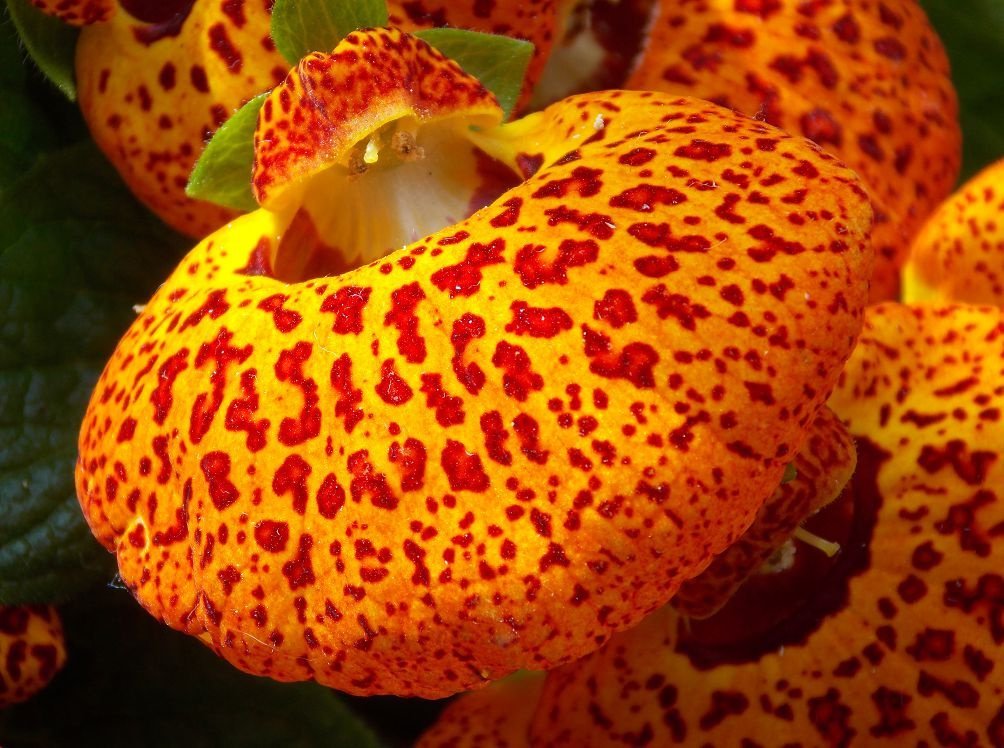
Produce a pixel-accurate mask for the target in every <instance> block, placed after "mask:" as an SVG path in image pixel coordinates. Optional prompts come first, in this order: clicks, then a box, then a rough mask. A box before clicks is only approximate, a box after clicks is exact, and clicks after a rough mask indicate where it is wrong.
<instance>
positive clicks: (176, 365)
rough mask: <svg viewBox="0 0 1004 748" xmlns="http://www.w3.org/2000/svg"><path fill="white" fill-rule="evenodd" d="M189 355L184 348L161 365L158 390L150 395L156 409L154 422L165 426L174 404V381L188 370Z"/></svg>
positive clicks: (158, 373)
mask: <svg viewBox="0 0 1004 748" xmlns="http://www.w3.org/2000/svg"><path fill="white" fill-rule="evenodd" d="M188 354H189V350H188V349H187V348H182V349H181V350H180V351H178V352H177V353H175V354H174V355H173V356H171V357H170V358H168V359H167V360H166V361H165V362H164V363H163V364H161V366H160V369H159V370H158V372H157V388H156V389H155V390H154V391H153V392H152V393H151V394H150V402H152V403H153V407H154V413H153V420H154V421H156V422H157V423H159V424H163V423H164V421H165V420H167V415H168V413H170V412H171V406H172V405H173V404H174V393H173V392H172V388H173V387H174V380H175V379H177V378H178V375H179V374H180V373H181V372H183V371H184V370H185V369H187V368H188Z"/></svg>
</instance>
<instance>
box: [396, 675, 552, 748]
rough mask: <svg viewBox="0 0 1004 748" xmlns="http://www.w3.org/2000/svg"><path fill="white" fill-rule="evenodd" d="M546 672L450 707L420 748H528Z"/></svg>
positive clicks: (465, 697)
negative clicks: (532, 723)
mask: <svg viewBox="0 0 1004 748" xmlns="http://www.w3.org/2000/svg"><path fill="white" fill-rule="evenodd" d="M543 686H544V674H543V673H517V674H515V675H511V676H509V677H508V678H505V679H503V680H500V681H496V682H495V683H492V684H491V685H490V686H488V687H487V688H483V689H482V690H480V691H473V692H472V693H468V694H464V695H463V696H461V697H460V698H458V699H457V700H456V701H454V702H453V703H452V704H450V705H449V706H448V707H447V708H446V709H445V710H444V711H443V713H442V714H441V715H440V717H439V719H438V720H437V722H436V724H435V725H433V726H432V727H431V728H430V729H429V730H427V731H426V732H425V733H424V734H423V735H422V737H421V738H420V739H419V741H418V743H416V748H526V746H527V745H528V744H529V743H528V740H529V732H530V722H531V720H532V719H533V715H534V712H535V711H536V709H537V702H538V701H539V699H540V692H541V689H542V688H543Z"/></svg>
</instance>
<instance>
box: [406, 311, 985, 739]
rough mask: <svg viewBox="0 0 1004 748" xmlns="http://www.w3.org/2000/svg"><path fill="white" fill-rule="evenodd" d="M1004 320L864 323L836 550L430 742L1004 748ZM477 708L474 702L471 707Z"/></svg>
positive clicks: (819, 528) (874, 318) (592, 660)
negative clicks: (500, 737) (1003, 655)
mask: <svg viewBox="0 0 1004 748" xmlns="http://www.w3.org/2000/svg"><path fill="white" fill-rule="evenodd" d="M1002 395H1004V313H1002V312H1001V310H999V309H997V308H991V307H966V306H953V305H941V306H906V305H899V304H884V305H879V306H876V307H872V308H870V309H869V310H868V313H867V316H866V321H865V327H864V331H863V333H862V336H861V340H860V343H859V345H858V347H857V348H856V349H855V351H854V354H853V356H852V357H851V360H850V362H849V363H848V366H847V369H846V370H845V371H844V373H843V374H842V375H841V378H840V383H839V384H838V387H837V389H836V391H835V392H834V394H833V396H832V398H831V399H830V407H832V408H833V410H834V411H835V412H836V413H837V414H838V415H840V416H841V417H842V418H843V419H844V420H845V421H846V422H847V423H848V425H849V429H850V431H851V433H852V434H854V436H855V438H856V439H857V442H858V468H857V471H856V472H855V475H854V478H853V480H852V482H851V483H850V484H849V486H848V488H847V489H846V491H845V492H844V493H843V495H842V496H841V497H840V498H839V499H838V500H837V501H836V502H834V503H833V504H831V505H829V506H828V507H827V508H826V509H824V510H823V511H821V512H820V513H819V514H818V515H816V516H815V517H814V518H812V519H811V520H810V521H809V523H808V527H809V528H810V529H811V530H812V531H813V532H815V533H817V534H818V535H820V536H824V537H826V538H829V539H830V540H832V541H835V542H837V543H839V544H840V552H839V553H838V554H837V555H836V556H834V557H833V558H832V559H827V558H826V557H825V556H824V555H822V554H820V553H818V551H816V550H815V549H813V548H808V547H805V546H803V545H800V544H796V546H795V553H794V556H793V558H792V560H791V561H790V562H789V563H786V564H774V565H769V566H768V567H767V568H765V569H763V570H762V571H761V573H759V574H757V575H755V576H754V577H752V578H751V579H750V580H749V581H748V582H747V583H746V584H745V585H744V586H743V587H742V588H740V590H739V592H738V593H737V594H736V595H735V597H733V598H732V599H731V600H730V601H729V603H728V604H727V605H726V606H725V607H724V608H723V609H722V610H721V611H720V612H719V613H717V614H716V615H714V616H712V617H711V618H708V619H706V620H703V621H695V620H687V619H685V618H683V617H682V616H681V615H680V614H679V613H678V612H677V611H675V610H673V609H672V608H671V607H666V608H664V609H662V610H661V611H659V612H658V613H656V614H655V615H653V616H651V617H649V618H648V619H646V620H645V622H644V623H643V624H642V625H641V626H639V627H637V628H635V629H633V630H631V631H629V632H626V633H624V634H620V635H618V636H615V637H614V638H613V639H611V640H610V641H609V642H608V643H607V644H606V645H605V646H604V647H603V648H602V649H601V650H599V651H598V652H596V653H595V654H593V655H591V656H589V657H587V658H585V659H583V660H581V661H579V662H577V663H573V664H570V665H567V666H565V667H562V668H559V669H557V670H555V671H553V672H551V673H549V674H548V675H547V677H546V681H544V682H543V683H541V682H540V681H538V682H536V683H533V685H532V687H530V688H523V687H520V686H519V684H518V683H516V682H507V683H505V684H502V685H498V686H494V687H493V689H497V691H498V692H499V695H498V697H493V695H492V693H491V691H485V692H482V693H479V694H476V695H474V696H471V697H464V698H463V699H461V700H459V701H458V702H456V703H455V704H454V705H452V706H451V707H450V709H448V710H447V712H446V713H445V714H444V716H443V718H442V720H441V722H440V724H438V725H437V726H436V727H435V728H434V729H433V730H432V731H430V733H429V734H428V735H427V736H426V737H425V739H424V740H423V741H422V742H421V743H420V745H422V746H423V748H431V747H432V746H440V745H452V746H462V745H468V746H473V745H492V744H493V743H491V742H490V740H487V739H486V740H484V741H482V742H478V740H479V739H480V738H479V736H480V737H484V735H485V733H484V732H481V733H479V732H478V730H477V729H474V730H470V731H468V732H467V733H466V734H465V733H462V732H461V730H462V728H463V725H464V724H470V720H471V716H474V718H475V719H476V720H477V723H478V724H479V725H486V726H490V725H493V724H494V722H493V717H495V715H497V714H498V708H497V704H502V705H504V706H503V708H504V709H505V710H506V711H507V712H508V713H511V714H513V715H514V717H515V722H518V723H520V724H518V725H517V724H513V725H510V726H509V727H507V730H508V735H509V738H510V740H509V743H508V744H509V745H510V746H522V745H533V746H552V745H555V746H556V745H579V746H607V745H620V744H627V745H659V746H663V745H666V746H669V745H748V746H758V745H781V744H784V745H793V744H797V745H830V746H850V745H879V744H883V743H885V742H888V741H897V742H900V743H904V744H905V743H909V744H910V745H914V744H917V745H970V746H987V745H989V746H998V745H1002V744H1004V706H1002V704H1004V671H1002V668H1001V663H1000V652H1001V646H1002V644H1004V577H1002V576H1001V570H1002V568H1004V548H1002V546H1001V543H1000V535H1001V528H1002V527H1004V503H1002V501H1001V499H1002V498H1004V495H1002V494H1001V486H1002V485H1004V459H1002V457H1004V420H1002V417H1001V409H1000V402H1001V397H1002ZM468 700H469V701H468Z"/></svg>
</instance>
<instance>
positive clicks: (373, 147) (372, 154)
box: [363, 137, 380, 166]
mask: <svg viewBox="0 0 1004 748" xmlns="http://www.w3.org/2000/svg"><path fill="white" fill-rule="evenodd" d="M379 160H380V146H379V144H377V139H376V138H375V137H373V138H370V139H369V141H368V142H367V143H366V150H365V151H363V161H365V162H366V163H367V164H369V165H370V166H372V165H373V164H375V163H376V162H377V161H379Z"/></svg>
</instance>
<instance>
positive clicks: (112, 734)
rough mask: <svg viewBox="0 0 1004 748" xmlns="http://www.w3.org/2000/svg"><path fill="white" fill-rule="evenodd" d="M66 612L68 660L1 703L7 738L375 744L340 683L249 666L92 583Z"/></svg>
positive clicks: (189, 744) (109, 743)
mask: <svg viewBox="0 0 1004 748" xmlns="http://www.w3.org/2000/svg"><path fill="white" fill-rule="evenodd" d="M63 621H64V628H65V631H66V635H67V647H68V651H69V660H68V662H67V665H66V668H65V669H64V670H63V671H62V672H61V673H60V674H59V675H58V676H57V677H56V679H55V680H54V681H53V683H52V684H51V685H50V686H49V687H48V688H47V689H45V690H44V691H43V692H42V693H41V694H39V695H38V696H36V697H35V698H34V699H32V700H31V701H29V702H27V703H26V704H22V705H19V706H15V707H12V708H9V709H6V710H4V711H3V712H0V744H3V745H5V746H55V745H72V746H81V747H85V746H96V747H98V746H100V747H101V748H116V747H117V746H138V745H141V746H150V747H151V748H158V747H159V746H164V747H165V748H168V747H173V746H185V747H186V748H198V747H199V746H207V747H210V746H222V745H231V746H242V747H244V746H247V747H249V748H253V747H254V746H263V747H264V746H284V748H285V747H287V746H305V747H307V748H314V747H315V746H332V747H336V746H346V747H348V746H351V747H352V748H376V746H378V742H377V740H376V738H375V737H374V736H373V734H372V733H371V732H370V731H369V730H368V729H367V728H366V727H365V725H363V724H362V723H361V722H360V721H359V719H358V718H356V717H355V716H354V715H353V714H352V712H350V711H349V709H348V708H347V707H346V705H345V703H344V702H343V701H342V700H341V699H340V698H339V697H338V696H337V695H336V694H335V693H334V692H333V691H330V690H328V689H325V688H323V687H321V686H318V685H316V684H313V683H278V682H275V681H271V680H268V679H266V678H256V677H254V676H251V675H247V674H245V673H242V672H241V671H239V670H237V669H236V668H234V667H233V666H232V665H230V664H229V663H227V662H225V661H224V660H222V659H220V658H219V657H217V656H216V655H214V654H213V653H212V652H210V651H209V650H208V649H207V648H206V647H204V646H203V645H201V644H200V643H199V642H197V641H196V640H195V639H193V638H191V637H188V636H185V635H184V634H180V633H178V632H176V631H172V630H170V629H169V628H167V627H166V626H164V625H162V624H160V623H158V622H157V621H155V620H154V619H153V618H152V617H151V616H149V615H148V614H147V613H146V612H144V611H143V610H142V609H141V608H140V607H139V605H138V604H137V603H136V602H135V601H134V600H132V598H130V596H129V594H128V593H126V592H125V591H123V590H114V589H113V590H109V589H105V590H100V589H99V590H94V591H93V592H92V593H91V594H90V595H88V597H87V599H81V600H79V601H78V602H76V603H75V604H73V605H71V606H68V607H67V608H65V609H64V610H63Z"/></svg>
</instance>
